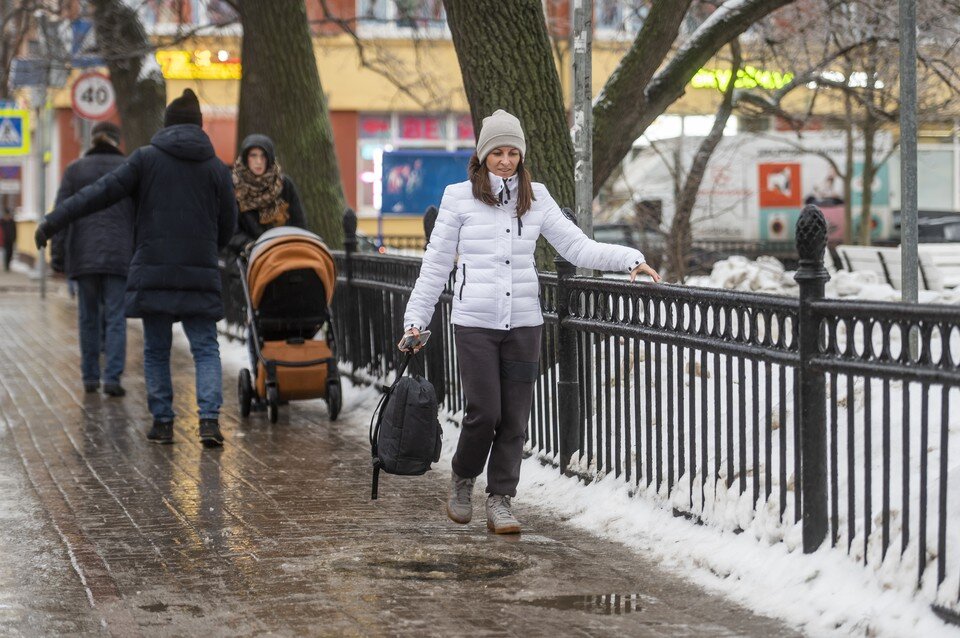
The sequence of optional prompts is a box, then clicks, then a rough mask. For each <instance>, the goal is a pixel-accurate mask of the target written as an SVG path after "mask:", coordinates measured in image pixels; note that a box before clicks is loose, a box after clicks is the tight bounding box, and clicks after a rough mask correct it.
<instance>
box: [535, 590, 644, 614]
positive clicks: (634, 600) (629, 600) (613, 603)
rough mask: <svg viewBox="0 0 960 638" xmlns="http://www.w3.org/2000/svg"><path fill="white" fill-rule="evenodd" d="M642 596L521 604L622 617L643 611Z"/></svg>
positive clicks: (541, 600) (555, 599)
mask: <svg viewBox="0 0 960 638" xmlns="http://www.w3.org/2000/svg"><path fill="white" fill-rule="evenodd" d="M644 598H645V597H644V596H643V595H642V594H600V595H596V596H584V595H580V594H572V595H566V596H550V597H548V598H533V599H530V600H520V601H518V602H520V603H521V604H524V605H533V606H534V607H543V608H545V609H556V610H560V611H582V612H586V613H588V614H599V615H601V616H622V615H625V614H634V613H637V612H641V611H643V604H642V603H643V602H644Z"/></svg>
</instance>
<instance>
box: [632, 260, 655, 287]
mask: <svg viewBox="0 0 960 638" xmlns="http://www.w3.org/2000/svg"><path fill="white" fill-rule="evenodd" d="M639 274H644V275H650V276H651V277H653V283H655V284H658V283H660V275H659V273H657V271H656V270H654V269H653V268H651V267H650V266H649V265H647V264H640V265H639V266H637V267H636V268H634V269H633V270H631V271H630V281H636V279H637V275H639Z"/></svg>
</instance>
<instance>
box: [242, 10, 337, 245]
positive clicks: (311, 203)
mask: <svg viewBox="0 0 960 638" xmlns="http://www.w3.org/2000/svg"><path fill="white" fill-rule="evenodd" d="M238 5H239V9H240V20H241V23H242V24H243V45H242V49H241V56H242V60H243V78H242V80H241V82H240V112H239V116H238V122H237V124H238V126H237V135H238V138H237V139H238V146H239V141H242V140H243V138H244V137H246V136H247V135H249V134H250V133H263V134H265V135H268V136H269V137H271V138H272V139H273V141H274V143H275V144H276V147H277V157H278V161H279V163H280V165H281V166H282V167H283V170H284V172H285V173H287V174H288V175H290V176H291V177H292V178H293V180H294V181H295V182H296V184H297V188H298V190H299V191H300V196H301V199H302V200H303V205H304V212H305V213H306V217H307V225H308V226H309V227H310V230H312V231H314V232H316V233H317V234H319V235H320V236H321V237H323V239H324V241H326V242H327V243H328V244H329V245H331V246H335V247H339V246H341V245H342V244H343V229H342V228H341V219H342V215H343V210H344V206H345V200H344V196H343V184H342V183H341V181H340V168H339V166H338V164H337V156H336V151H335V147H334V143H333V127H332V126H331V124H330V114H329V112H328V110H327V101H326V97H325V95H324V92H323V87H322V85H321V83H320V74H319V72H318V71H317V60H316V57H315V54H314V50H313V41H312V39H311V37H310V29H309V25H308V23H307V11H306V7H305V5H304V2H303V0H299V1H296V2H295V1H293V0H286V1H284V2H274V1H271V0H242V2H238Z"/></svg>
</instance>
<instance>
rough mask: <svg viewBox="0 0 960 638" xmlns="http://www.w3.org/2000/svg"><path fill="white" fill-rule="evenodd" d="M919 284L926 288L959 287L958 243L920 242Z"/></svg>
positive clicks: (959, 261) (959, 254) (959, 255)
mask: <svg viewBox="0 0 960 638" xmlns="http://www.w3.org/2000/svg"><path fill="white" fill-rule="evenodd" d="M918 250H919V253H920V274H921V284H922V285H924V286H925V287H926V288H927V290H946V289H950V288H957V287H960V243H953V244H920V245H919V246H918Z"/></svg>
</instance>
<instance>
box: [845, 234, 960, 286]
mask: <svg viewBox="0 0 960 638" xmlns="http://www.w3.org/2000/svg"><path fill="white" fill-rule="evenodd" d="M918 250H919V258H920V264H919V265H920V269H919V272H918V283H919V284H920V289H921V290H935V291H941V290H945V289H948V288H956V287H958V286H960V244H920V245H919V246H918ZM837 254H838V255H840V260H841V261H842V262H843V266H844V268H846V269H847V270H848V271H849V272H856V273H863V272H869V273H873V274H875V275H876V276H877V277H879V279H880V281H885V282H886V283H888V284H890V286H891V287H892V288H893V289H894V290H900V289H901V288H902V283H903V282H902V281H901V258H900V257H901V253H900V248H888V247H880V246H842V245H841V246H837Z"/></svg>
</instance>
